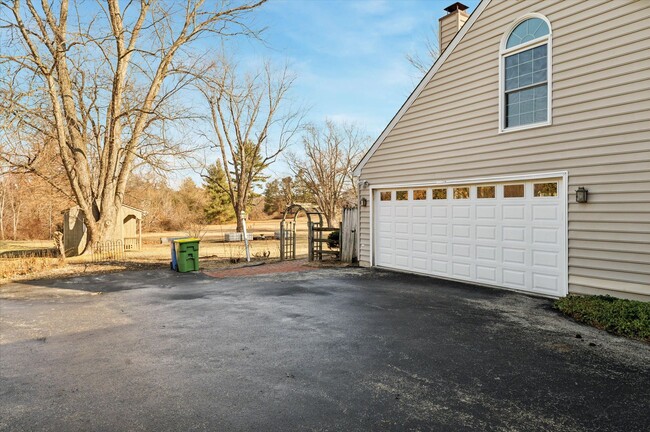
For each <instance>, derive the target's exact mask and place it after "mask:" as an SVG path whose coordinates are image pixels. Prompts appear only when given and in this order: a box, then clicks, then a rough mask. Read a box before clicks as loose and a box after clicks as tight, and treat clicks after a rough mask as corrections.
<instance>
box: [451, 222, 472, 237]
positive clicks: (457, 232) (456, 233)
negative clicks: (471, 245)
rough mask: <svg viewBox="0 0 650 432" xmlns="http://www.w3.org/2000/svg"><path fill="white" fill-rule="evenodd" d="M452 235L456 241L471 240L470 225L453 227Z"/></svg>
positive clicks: (455, 225)
mask: <svg viewBox="0 0 650 432" xmlns="http://www.w3.org/2000/svg"><path fill="white" fill-rule="evenodd" d="M451 235H452V236H453V237H454V239H469V238H470V237H471V236H472V230H471V226H470V225H457V224H454V225H452V229H451Z"/></svg>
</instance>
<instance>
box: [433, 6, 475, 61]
mask: <svg viewBox="0 0 650 432" xmlns="http://www.w3.org/2000/svg"><path fill="white" fill-rule="evenodd" d="M466 10H467V6H465V5H464V4H462V3H458V2H456V3H454V4H453V5H451V6H449V7H446V8H445V11H447V15H445V16H443V17H442V18H440V32H439V40H440V52H441V53H442V52H443V51H444V50H445V48H447V45H449V42H451V40H452V39H453V38H454V36H456V33H458V30H460V28H461V27H462V26H463V24H465V21H467V19H468V18H469V14H468V13H467V12H465V11H466Z"/></svg>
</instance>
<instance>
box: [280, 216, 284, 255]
mask: <svg viewBox="0 0 650 432" xmlns="http://www.w3.org/2000/svg"><path fill="white" fill-rule="evenodd" d="M283 260H284V221H282V222H280V261H283Z"/></svg>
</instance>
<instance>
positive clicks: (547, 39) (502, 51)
mask: <svg viewBox="0 0 650 432" xmlns="http://www.w3.org/2000/svg"><path fill="white" fill-rule="evenodd" d="M530 18H539V19H542V20H544V22H546V25H548V35H546V36H542V37H540V38H537V39H534V40H532V41H528V42H526V43H523V44H521V45H517V46H515V47H512V48H508V49H506V44H507V42H508V38H509V37H510V34H511V33H512V31H513V30H514V29H515V27H517V26H518V25H519V24H521V23H522V22H523V21H526V20H527V19H530ZM544 44H546V45H547V47H546V50H547V55H546V61H547V63H546V71H547V74H548V78H547V80H546V85H547V96H546V100H547V106H546V109H547V120H546V121H545V122H541V123H531V124H527V125H522V126H515V127H510V128H506V127H505V120H506V119H505V116H506V107H505V99H506V98H505V97H504V92H505V58H506V56H508V55H511V54H516V53H518V52H520V51H525V50H527V49H531V48H534V47H536V46H540V45H544ZM552 95H553V28H552V27H551V23H550V21H549V20H548V19H547V18H546V17H545V16H544V15H542V14H538V13H529V14H526V15H524V16H521V17H519V18H518V19H517V20H515V21H514V22H513V23H512V24H510V27H509V28H508V30H507V31H506V32H505V33H504V34H503V37H502V38H501V45H500V46H499V133H500V134H501V133H509V132H517V131H521V130H527V129H534V128H538V127H544V126H550V125H552V124H553V97H552Z"/></svg>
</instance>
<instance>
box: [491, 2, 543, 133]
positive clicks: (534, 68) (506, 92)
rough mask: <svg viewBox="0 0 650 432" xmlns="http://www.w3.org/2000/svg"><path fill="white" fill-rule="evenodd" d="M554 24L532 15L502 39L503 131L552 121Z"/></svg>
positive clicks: (517, 22)
mask: <svg viewBox="0 0 650 432" xmlns="http://www.w3.org/2000/svg"><path fill="white" fill-rule="evenodd" d="M550 60H551V26H550V24H549V22H548V20H546V18H545V17H543V16H541V15H538V14H531V15H528V16H526V17H523V18H520V19H519V20H517V21H516V22H515V23H514V24H513V26H512V27H511V29H510V31H508V32H506V34H505V35H504V39H503V40H502V42H501V70H502V77H501V120H500V121H501V125H500V128H501V130H503V131H505V130H512V129H519V128H525V127H527V126H541V125H547V124H550V123H551V116H550V112H551V94H550V83H551V79H550V78H551V61H550Z"/></svg>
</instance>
